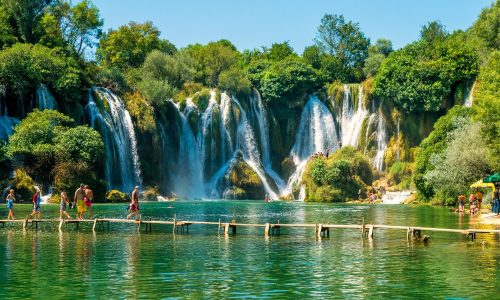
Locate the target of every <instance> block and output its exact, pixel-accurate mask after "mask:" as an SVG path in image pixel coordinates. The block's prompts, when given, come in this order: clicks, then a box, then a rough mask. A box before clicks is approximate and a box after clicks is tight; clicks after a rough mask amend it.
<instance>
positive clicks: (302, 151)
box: [282, 96, 339, 195]
mask: <svg viewBox="0 0 500 300" xmlns="http://www.w3.org/2000/svg"><path fill="white" fill-rule="evenodd" d="M338 147H339V142H338V137H337V131H336V128H335V122H334V120H333V116H332V114H331V112H330V110H328V108H327V107H326V106H325V105H324V104H323V103H322V102H321V101H319V99H318V98H317V97H316V96H311V97H310V99H309V101H308V102H307V104H306V106H305V107H304V110H303V111H302V115H301V117H300V125H299V129H298V131H297V134H296V136H295V144H294V145H293V148H292V151H291V152H290V156H291V157H292V160H293V162H294V163H295V166H296V169H295V172H294V173H293V174H292V175H291V176H290V178H289V179H288V184H287V187H286V189H285V190H284V191H283V192H282V194H283V195H287V194H290V193H292V191H293V185H294V184H298V183H299V182H300V180H301V178H302V174H303V173H304V170H305V166H306V164H307V161H308V160H309V158H310V157H311V155H312V154H314V153H316V152H323V153H325V152H326V149H327V148H329V149H330V150H331V151H334V150H336V149H338Z"/></svg>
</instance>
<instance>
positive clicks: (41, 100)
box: [36, 84, 57, 110]
mask: <svg viewBox="0 0 500 300" xmlns="http://www.w3.org/2000/svg"><path fill="white" fill-rule="evenodd" d="M36 106H37V108H38V109H39V110H45V109H57V102H56V99H55V98H54V96H52V94H51V93H50V91H49V89H48V88H47V86H46V85H45V84H40V85H39V86H38V88H37V89H36Z"/></svg>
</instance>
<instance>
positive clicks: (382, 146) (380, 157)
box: [373, 109, 389, 171]
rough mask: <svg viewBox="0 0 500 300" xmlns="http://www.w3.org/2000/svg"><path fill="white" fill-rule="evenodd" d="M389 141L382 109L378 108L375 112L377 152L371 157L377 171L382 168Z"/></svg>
mask: <svg viewBox="0 0 500 300" xmlns="http://www.w3.org/2000/svg"><path fill="white" fill-rule="evenodd" d="M388 142H389V137H388V135H387V124H386V121H385V118H384V115H383V114H382V110H381V109H379V112H378V114H377V153H376V154H375V157H374V158H373V164H374V166H375V168H376V169H377V170H378V171H382V170H383V169H384V154H385V150H386V149H387V143H388Z"/></svg>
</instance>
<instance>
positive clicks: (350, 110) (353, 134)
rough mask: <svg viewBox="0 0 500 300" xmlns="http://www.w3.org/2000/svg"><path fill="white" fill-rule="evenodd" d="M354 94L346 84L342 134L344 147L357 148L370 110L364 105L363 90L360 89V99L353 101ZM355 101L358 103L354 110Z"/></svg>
mask: <svg viewBox="0 0 500 300" xmlns="http://www.w3.org/2000/svg"><path fill="white" fill-rule="evenodd" d="M351 99H352V93H351V91H350V90H349V87H348V86H347V84H344V99H343V102H342V116H341V122H340V124H341V132H342V145H343V146H347V145H349V146H353V147H357V146H358V142H359V134H360V132H361V127H362V125H363V120H364V119H365V118H366V116H367V115H368V110H367V109H366V108H365V106H364V103H363V88H362V87H361V86H359V87H358V99H352V100H351ZM354 101H358V103H357V109H356V110H354V105H353V104H354Z"/></svg>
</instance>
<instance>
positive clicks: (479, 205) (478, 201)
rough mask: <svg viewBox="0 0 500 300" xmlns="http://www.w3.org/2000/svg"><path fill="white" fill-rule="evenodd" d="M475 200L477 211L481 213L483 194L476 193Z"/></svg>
mask: <svg viewBox="0 0 500 300" xmlns="http://www.w3.org/2000/svg"><path fill="white" fill-rule="evenodd" d="M476 200H477V210H478V211H479V212H481V203H483V193H481V191H480V190H477V192H476Z"/></svg>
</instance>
